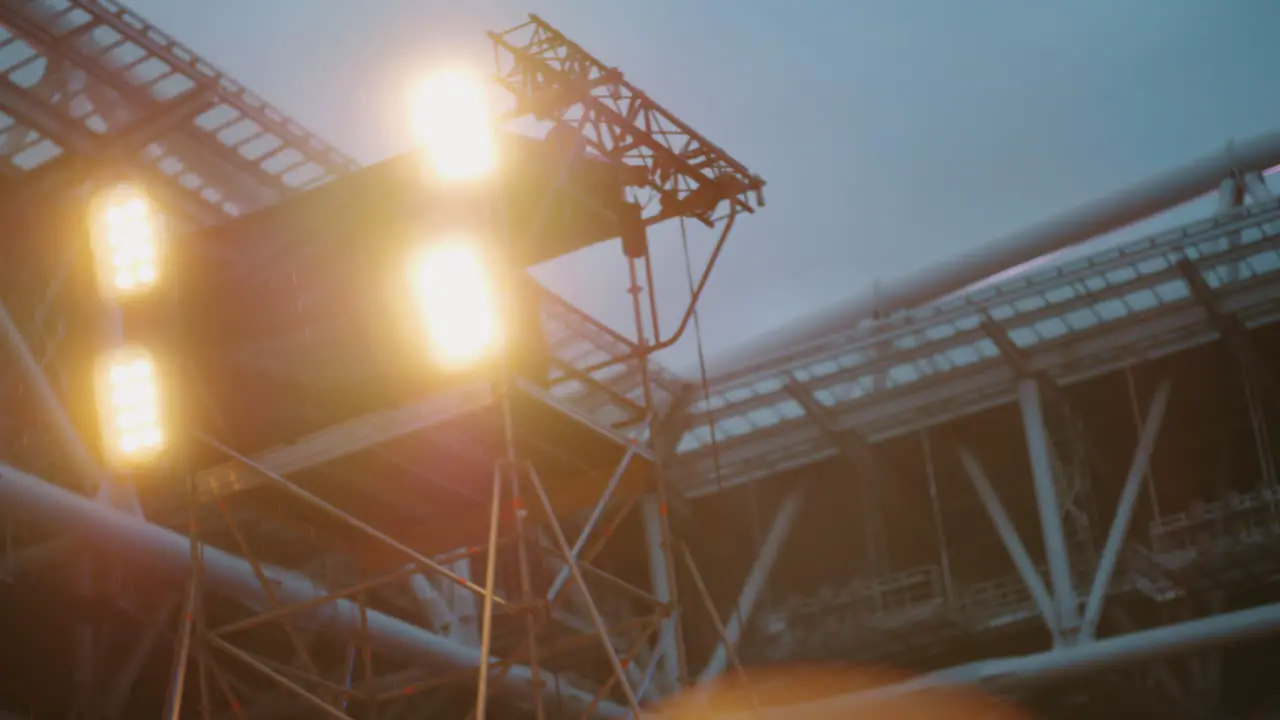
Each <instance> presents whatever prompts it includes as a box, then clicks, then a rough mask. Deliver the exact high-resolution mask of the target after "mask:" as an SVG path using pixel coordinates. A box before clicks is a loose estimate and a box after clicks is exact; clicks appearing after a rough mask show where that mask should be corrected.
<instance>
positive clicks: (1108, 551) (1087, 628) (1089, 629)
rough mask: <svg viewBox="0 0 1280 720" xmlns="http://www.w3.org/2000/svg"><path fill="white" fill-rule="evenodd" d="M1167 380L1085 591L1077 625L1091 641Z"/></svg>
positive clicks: (1154, 432)
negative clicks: (1080, 617) (1091, 580)
mask: <svg viewBox="0 0 1280 720" xmlns="http://www.w3.org/2000/svg"><path fill="white" fill-rule="evenodd" d="M1169 389H1170V382H1169V380H1167V379H1166V380H1164V381H1163V382H1162V383H1161V384H1160V387H1159V388H1158V389H1157V390H1156V394H1155V397H1153V398H1152V399H1151V407H1150V408H1149V409H1148V410H1147V420H1146V422H1145V423H1143V425H1142V434H1141V436H1140V437H1139V438H1138V447H1137V449H1136V450H1134V453H1133V462H1132V463H1130V465H1129V476H1128V477H1127V478H1126V479H1125V483H1124V489H1123V490H1121V492H1120V500H1119V501H1118V502H1117V503H1116V514H1115V518H1114V519H1112V521H1111V531H1110V532H1109V533H1108V534H1107V544H1106V545H1105V546H1104V547H1103V549H1102V557H1101V558H1100V559H1099V560H1098V570H1097V574H1096V575H1095V576H1094V578H1093V587H1092V589H1091V590H1090V592H1089V602H1088V603H1087V604H1086V605H1085V610H1084V622H1083V623H1082V624H1081V626H1080V637H1081V638H1082V639H1085V640H1092V639H1093V636H1094V634H1095V633H1096V632H1097V629H1098V622H1099V621H1100V620H1101V619H1102V605H1103V602H1104V601H1105V600H1106V597H1107V590H1108V589H1110V587H1111V576H1112V575H1113V574H1114V573H1115V569H1116V563H1117V562H1119V560H1120V551H1121V549H1122V548H1123V547H1124V540H1125V536H1126V535H1128V533H1129V522H1130V520H1132V519H1133V508H1134V506H1136V505H1137V504H1138V493H1139V491H1140V490H1141V489H1142V478H1144V477H1146V475H1147V467H1148V464H1149V462H1150V460H1151V451H1152V449H1153V448H1154V447H1155V444H1156V438H1157V437H1158V436H1159V434H1160V425H1161V423H1163V422H1164V411H1165V408H1167V407H1168V405H1169Z"/></svg>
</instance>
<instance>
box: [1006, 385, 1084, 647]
mask: <svg viewBox="0 0 1280 720" xmlns="http://www.w3.org/2000/svg"><path fill="white" fill-rule="evenodd" d="M1018 406H1019V407H1020V408H1021V410H1022V427H1023V430H1024V431H1025V433H1026V438H1027V453H1028V455H1029V456H1030V459H1031V475H1032V480H1033V482H1034V483H1035V493H1036V506H1037V507H1038V508H1039V511H1040V529H1041V531H1042V532H1043V534H1044V550H1045V555H1046V559H1047V560H1048V563H1049V579H1050V581H1051V583H1052V586H1053V588H1052V591H1053V601H1054V609H1055V612H1056V614H1057V617H1058V623H1057V625H1058V628H1059V629H1060V630H1062V631H1064V633H1065V632H1066V631H1068V630H1071V629H1074V628H1076V627H1079V625H1080V616H1079V608H1078V605H1077V603H1078V600H1077V598H1076V590H1075V585H1074V584H1073V580H1072V577H1071V558H1070V556H1069V555H1068V554H1067V538H1066V533H1065V532H1064V531H1063V527H1062V511H1061V508H1060V506H1059V502H1058V500H1059V499H1058V483H1057V481H1056V478H1055V477H1054V473H1053V460H1052V458H1051V457H1050V454H1049V452H1050V450H1049V437H1048V433H1046V432H1045V427H1044V412H1043V409H1042V408H1041V402H1040V386H1039V385H1038V384H1037V383H1036V381H1035V380H1034V379H1030V378H1028V379H1025V380H1022V381H1020V382H1019V383H1018Z"/></svg>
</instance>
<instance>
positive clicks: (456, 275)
mask: <svg viewBox="0 0 1280 720" xmlns="http://www.w3.org/2000/svg"><path fill="white" fill-rule="evenodd" d="M409 272H410V277H409V282H410V287H411V289H412V292H413V296H414V303H415V305H416V310H417V313H418V317H419V318H420V319H421V322H422V323H423V326H424V329H425V330H426V333H427V337H428V341H429V342H430V345H431V350H432V354H433V355H434V356H435V359H436V361H437V362H438V363H440V364H441V365H443V366H446V367H455V368H456V367H461V366H466V365H470V364H473V363H475V362H477V361H479V360H482V359H484V358H487V357H489V356H491V355H492V354H493V353H494V352H496V351H497V350H498V349H499V347H500V346H501V345H502V336H503V333H502V319H501V317H500V315H501V313H500V311H499V307H498V301H497V297H496V295H495V290H496V288H495V286H494V282H493V278H492V277H491V274H490V272H489V268H488V267H487V266H486V264H485V258H484V255H483V253H482V252H481V251H480V250H479V249H478V248H477V247H476V246H475V245H474V244H472V243H468V242H466V241H464V240H453V241H448V242H441V243H436V244H433V245H431V246H429V247H427V248H425V249H423V250H422V251H420V252H419V254H418V255H417V256H416V257H415V258H414V259H413V261H412V262H411V263H410V265H409Z"/></svg>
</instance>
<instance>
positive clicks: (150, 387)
mask: <svg viewBox="0 0 1280 720" xmlns="http://www.w3.org/2000/svg"><path fill="white" fill-rule="evenodd" d="M94 375H95V377H94V380H95V383H94V384H95V391H96V395H97V405H98V426H99V428H100V430H101V433H102V451H103V454H104V455H105V457H106V459H107V462H108V465H111V466H113V467H120V466H134V465H138V464H143V463H147V462H150V461H152V460H154V459H155V458H156V456H157V455H159V454H160V452H161V451H162V450H163V449H164V446H165V443H166V438H165V431H164V423H163V420H164V407H163V398H162V389H163V387H162V386H163V382H162V378H161V376H160V371H159V368H158V367H157V365H156V362H155V358H154V357H152V355H151V353H150V352H148V351H147V350H146V349H144V348H141V347H136V346H131V347H123V348H117V349H113V350H110V351H108V352H106V353H104V354H103V355H102V356H101V357H100V358H99V359H98V362H97V364H96V368H95V373H94Z"/></svg>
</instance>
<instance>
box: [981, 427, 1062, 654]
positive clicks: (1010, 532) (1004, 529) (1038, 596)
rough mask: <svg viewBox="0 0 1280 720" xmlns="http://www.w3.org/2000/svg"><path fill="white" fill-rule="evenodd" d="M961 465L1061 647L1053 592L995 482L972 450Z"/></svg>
mask: <svg viewBox="0 0 1280 720" xmlns="http://www.w3.org/2000/svg"><path fill="white" fill-rule="evenodd" d="M960 463H961V464H962V465H964V469H965V473H966V474H968V476H969V482H970V483H972V484H973V489H974V491H976V492H977V493H978V499H979V500H981V501H982V507H983V509H985V510H986V511H987V517H988V518H990V519H991V524H992V525H994V526H995V527H996V532H997V533H998V534H999V535H1000V542H1001V543H1002V544H1003V545H1004V549H1005V551H1006V552H1008V553H1009V559H1010V560H1012V561H1013V566H1014V568H1016V569H1017V571H1018V576H1019V577H1021V578H1022V583H1023V584H1024V585H1026V586H1027V593H1028V594H1030V595H1031V599H1032V600H1033V601H1035V604H1036V607H1037V608H1039V609H1040V615H1041V616H1042V617H1043V618H1044V622H1045V625H1047V626H1049V634H1050V635H1052V636H1053V641H1054V644H1055V645H1056V644H1058V642H1059V641H1061V639H1062V634H1061V632H1060V631H1059V628H1058V614H1057V613H1056V612H1055V611H1054V605H1053V598H1052V596H1050V594H1049V588H1048V587H1046V586H1045V584H1044V578H1042V577H1040V571H1038V570H1036V564H1035V561H1033V560H1032V559H1031V555H1030V554H1029V553H1028V552H1027V547H1026V545H1023V544H1022V538H1020V537H1018V530H1017V528H1015V527H1014V526H1013V521H1012V520H1010V519H1009V514H1008V513H1006V512H1005V510H1004V505H1002V504H1001V503H1000V497H999V496H998V495H996V491H995V488H993V487H991V481H990V480H988V479H987V474H986V472H985V471H984V470H983V469H982V465H981V464H980V463H979V462H978V459H977V458H975V457H974V456H973V453H972V452H970V451H969V449H968V448H966V447H964V446H961V447H960Z"/></svg>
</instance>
